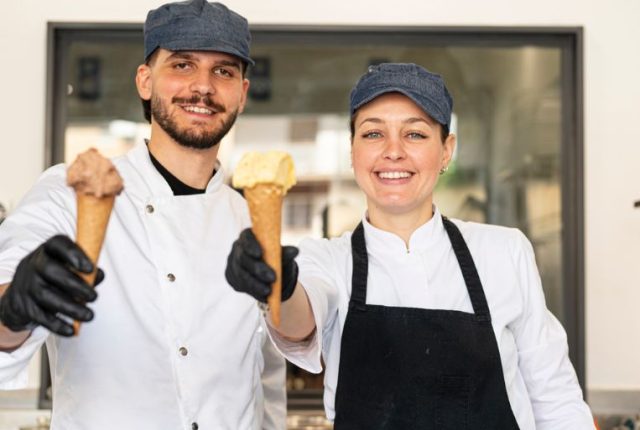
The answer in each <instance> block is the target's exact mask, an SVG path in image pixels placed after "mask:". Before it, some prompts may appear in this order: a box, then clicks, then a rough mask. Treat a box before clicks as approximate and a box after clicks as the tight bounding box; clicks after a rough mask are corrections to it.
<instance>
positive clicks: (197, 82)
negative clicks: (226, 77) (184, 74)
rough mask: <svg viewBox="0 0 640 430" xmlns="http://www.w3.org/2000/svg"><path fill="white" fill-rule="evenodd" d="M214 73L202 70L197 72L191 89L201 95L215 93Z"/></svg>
mask: <svg viewBox="0 0 640 430" xmlns="http://www.w3.org/2000/svg"><path fill="white" fill-rule="evenodd" d="M212 78H213V77H212V75H211V74H210V73H209V72H208V71H206V70H202V71H199V72H198V73H196V74H195V75H194V77H193V80H192V81H191V84H190V86H189V89H190V90H191V91H192V92H194V93H198V94H201V95H207V94H214V93H215V87H214V86H213V79H212Z"/></svg>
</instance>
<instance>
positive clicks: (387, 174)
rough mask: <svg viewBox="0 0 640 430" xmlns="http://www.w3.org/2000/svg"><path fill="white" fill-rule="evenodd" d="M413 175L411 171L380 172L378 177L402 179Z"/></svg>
mask: <svg viewBox="0 0 640 430" xmlns="http://www.w3.org/2000/svg"><path fill="white" fill-rule="evenodd" d="M410 176H411V173H409V172H378V177H380V178H381V179H401V178H408V177H410Z"/></svg>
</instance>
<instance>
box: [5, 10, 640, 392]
mask: <svg viewBox="0 0 640 430" xmlns="http://www.w3.org/2000/svg"><path fill="white" fill-rule="evenodd" d="M160 3H161V1H156V0H153V1H152V0H136V1H131V0H83V1H78V0H21V1H19V2H18V1H11V2H3V5H2V7H3V13H2V15H3V20H2V21H3V22H2V26H0V56H1V58H2V63H1V64H2V66H1V67H0V97H1V101H0V109H1V110H0V121H1V122H0V130H1V131H2V140H0V202H2V203H5V204H8V205H9V206H14V205H15V204H16V203H17V201H18V199H19V198H20V196H21V195H22V194H23V193H24V192H25V191H26V190H27V189H28V188H29V186H30V185H31V184H32V183H33V182H34V180H35V179H36V177H37V175H38V173H39V172H40V171H41V170H42V167H43V155H44V143H43V142H44V115H45V113H44V102H45V82H46V76H45V74H46V68H45V62H46V23H47V21H83V22H98V21H105V22H142V21H143V20H144V17H145V16H146V11H147V10H148V9H150V8H153V7H156V6H157V5H159V4H160ZM227 4H228V5H229V6H230V7H232V8H233V9H235V10H237V11H238V12H240V13H242V14H244V15H245V16H246V17H247V18H248V19H249V20H250V22H252V23H253V24H280V23H287V24H321V25H322V24H356V25H429V26H432V25H474V26H475V25H500V26H501V25H504V26H516V25H526V26H536V25H539V26H583V27H584V29H585V41H584V42H585V63H584V68H585V200H586V205H585V211H586V212H585V218H586V245H587V249H586V298H587V303H586V312H587V321H586V330H587V380H588V385H589V388H591V389H601V388H610V389H640V367H639V366H638V363H640V318H639V317H638V314H639V312H638V309H639V307H640V288H639V287H640V210H638V209H636V210H633V209H632V202H633V201H634V199H640V139H638V133H637V129H638V125H639V123H640V120H639V119H638V114H639V113H640V107H639V105H640V79H638V71H639V70H640V49H639V47H638V43H639V42H640V26H638V25H637V21H638V19H639V18H640V1H638V0H609V1H607V2H604V1H595V0H587V1H580V0H570V1H569V0H538V1H526V2H525V1H519V0H518V1H512V0H483V1H478V0H448V1H443V0H431V1H429V0H394V1H393V2H390V1H388V0H385V1H383V0H372V1H368V2H357V1H344V0H324V1H319V2H309V1H301V0H279V1H265V0H228V1H227Z"/></svg>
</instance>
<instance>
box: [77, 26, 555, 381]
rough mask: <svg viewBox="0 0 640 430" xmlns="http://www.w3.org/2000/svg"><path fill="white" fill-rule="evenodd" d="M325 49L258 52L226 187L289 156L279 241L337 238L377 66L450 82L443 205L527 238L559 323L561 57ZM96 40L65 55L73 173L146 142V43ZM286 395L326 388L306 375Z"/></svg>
mask: <svg viewBox="0 0 640 430" xmlns="http://www.w3.org/2000/svg"><path fill="white" fill-rule="evenodd" d="M326 36H327V37H325V38H323V37H321V36H318V37H317V38H316V39H314V40H311V41H309V43H302V42H300V41H298V40H297V39H296V37H295V34H292V35H291V37H290V38H289V39H288V41H283V42H278V43H260V42H259V41H258V42H256V43H254V46H253V49H252V55H253V57H254V58H255V59H256V61H257V64H256V67H255V68H254V69H253V70H251V72H250V79H251V82H252V83H251V93H250V97H249V100H248V105H247V108H246V110H245V112H244V113H243V114H242V115H240V117H239V118H238V121H237V124H236V126H235V127H234V129H232V131H231V132H230V133H229V135H228V136H227V137H226V138H225V140H224V142H223V143H222V146H221V149H220V160H221V163H222V165H223V167H224V168H225V170H227V172H228V174H229V177H230V174H231V173H232V172H233V168H234V166H235V165H236V163H237V162H238V160H239V158H240V156H241V155H242V154H243V153H244V152H246V151H253V150H259V151H264V150H268V149H281V150H286V151H288V152H290V153H291V154H292V155H293V157H294V160H295V163H296V169H297V175H298V181H299V185H298V186H296V187H295V188H294V189H293V190H292V192H291V194H290V195H289V196H288V198H287V199H286V203H285V205H286V207H285V210H284V220H283V222H284V228H283V242H284V243H297V242H298V241H299V240H300V239H301V238H303V237H305V236H315V237H321V236H335V235H339V234H341V233H342V232H343V231H345V230H350V229H352V228H353V227H354V226H355V224H356V223H357V222H358V221H359V219H360V217H361V216H362V214H363V211H364V208H365V201H364V197H363V195H362V193H361V192H360V191H359V189H358V188H357V186H356V184H355V182H354V180H353V174H352V171H351V167H350V136H349V117H348V96H349V91H350V89H351V87H352V86H353V84H354V83H355V82H356V80H357V79H358V77H359V76H360V75H361V74H362V73H363V72H365V71H366V69H367V67H368V66H369V65H371V64H376V63H380V62H384V61H391V62H415V63H418V64H421V65H423V66H425V67H426V68H428V69H430V70H432V71H434V72H437V73H440V74H441V75H443V76H444V77H445V80H446V82H447V85H448V87H449V89H450V90H451V92H452V94H453V97H454V121H453V124H452V132H454V133H455V134H456V135H457V137H458V146H457V150H456V153H455V157H454V161H453V163H452V164H451V167H450V169H449V171H448V172H447V173H446V174H445V175H443V176H442V177H441V180H440V183H439V185H438V189H437V191H436V195H435V202H436V204H437V205H438V206H439V207H440V209H441V210H442V212H443V213H444V214H446V215H448V216H450V217H458V218H462V219H466V220H472V221H478V222H488V223H495V224H501V225H506V226H513V227H517V228H519V229H521V230H522V231H523V232H524V233H525V234H526V235H527V237H528V238H529V239H530V240H531V242H532V244H533V247H534V249H535V252H536V256H537V261H538V264H539V268H540V273H541V276H542V281H543V286H544V290H545V294H546V296H547V300H548V305H549V308H550V309H551V310H552V312H553V313H554V314H555V315H556V316H557V317H558V318H559V319H560V320H561V321H564V319H565V317H567V316H565V315H564V314H563V309H564V306H563V303H562V298H563V285H562V276H563V273H562V241H561V239H562V238H561V231H562V216H561V215H562V205H561V175H560V153H561V145H562V142H561V138H562V133H561V130H562V126H563V124H562V108H563V107H562V97H561V95H562V94H561V93H562V88H561V82H562V79H561V78H562V76H561V70H562V69H561V60H562V58H561V48H560V47H554V46H534V45H531V46H528V45H522V44H520V45H518V44H509V46H504V47H500V46H494V45H495V44H492V45H487V46H484V45H483V44H481V43H476V44H474V45H473V46H471V45H466V46H462V45H448V46H445V45H443V46H428V45H426V44H425V45H420V44H416V43H415V42H413V43H403V39H402V36H398V37H395V38H393V39H389V40H390V41H385V40H386V39H384V38H382V37H378V38H377V39H376V41H378V42H379V41H382V43H374V42H370V43H360V42H357V40H356V39H355V38H354V39H353V40H350V39H348V38H347V39H345V40H335V37H334V38H332V37H331V34H330V33H326ZM470 37H472V36H470ZM325 39H326V40H325ZM373 39H374V38H372V40H373ZM92 40H93V41H91V42H87V41H74V42H73V43H71V45H70V48H69V52H68V57H67V58H68V62H67V64H66V67H67V69H66V70H67V76H68V96H67V98H66V101H65V103H66V110H67V117H66V123H65V125H64V127H65V142H64V145H65V151H64V153H65V159H66V160H67V161H71V160H73V159H74V158H75V155H76V154H77V153H78V152H80V151H82V150H84V149H86V148H87V147H89V146H95V147H97V148H98V149H100V150H101V151H102V152H103V153H104V154H106V155H117V154H119V153H123V152H125V151H127V150H128V149H129V148H131V147H132V146H133V145H136V144H142V142H143V139H144V138H146V137H148V136H149V125H148V124H147V123H146V122H145V120H144V119H143V115H142V109H141V106H140V101H139V99H138V96H137V92H136V90H135V85H134V75H135V70H136V67H137V66H138V64H139V62H140V60H141V58H142V43H141V40H140V39H139V38H138V37H136V38H131V40H129V41H121V42H119V43H117V44H113V43H110V41H109V40H108V39H105V40H95V39H92ZM258 40H259V38H258ZM301 375H302V376H301ZM289 384H290V388H292V389H295V388H305V387H306V388H308V387H313V388H319V387H320V386H321V382H320V380H318V379H317V377H312V376H310V375H306V376H305V375H304V373H301V372H300V371H299V370H298V369H296V370H291V371H290V380H289Z"/></svg>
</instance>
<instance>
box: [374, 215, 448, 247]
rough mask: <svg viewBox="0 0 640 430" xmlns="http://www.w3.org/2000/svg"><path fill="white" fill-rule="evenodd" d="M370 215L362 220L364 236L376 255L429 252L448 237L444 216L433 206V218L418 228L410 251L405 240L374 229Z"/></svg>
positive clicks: (411, 238) (410, 245) (410, 242)
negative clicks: (443, 220) (369, 218)
mask: <svg viewBox="0 0 640 430" xmlns="http://www.w3.org/2000/svg"><path fill="white" fill-rule="evenodd" d="M367 216H368V214H367V213H365V216H364V217H363V219H362V224H363V226H364V236H365V241H366V243H367V249H369V250H370V251H375V252H376V253H385V254H395V255H397V254H398V253H405V254H406V253H408V252H411V253H413V252H416V251H418V252H421V251H427V250H429V249H430V248H432V247H433V246H436V245H437V244H438V243H439V242H440V241H441V240H442V239H444V238H445V236H446V231H445V230H444V226H443V224H442V215H441V214H440V211H439V210H438V208H437V207H436V206H435V205H433V216H432V217H431V219H430V220H429V221H427V222H426V223H424V224H423V225H421V226H420V227H418V228H417V229H416V230H415V231H414V232H413V233H412V234H411V237H410V238H409V249H407V246H406V245H405V243H404V240H402V239H401V238H400V236H398V235H396V234H395V233H391V232H388V231H385V230H381V229H379V228H377V227H374V226H373V225H371V223H369V221H368V220H367Z"/></svg>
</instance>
